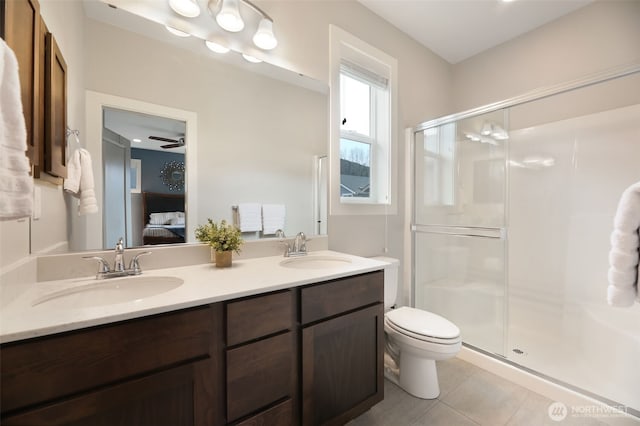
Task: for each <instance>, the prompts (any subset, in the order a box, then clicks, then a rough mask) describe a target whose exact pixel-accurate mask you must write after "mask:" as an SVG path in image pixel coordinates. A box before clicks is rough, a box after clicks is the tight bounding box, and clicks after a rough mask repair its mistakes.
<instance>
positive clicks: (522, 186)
mask: <svg viewBox="0 0 640 426" xmlns="http://www.w3.org/2000/svg"><path fill="white" fill-rule="evenodd" d="M638 88H640V72H637V71H636V72H634V73H630V74H628V75H623V76H619V77H616V78H611V79H609V80H606V81H603V82H599V83H595V82H594V83H592V84H588V85H587V84H585V85H583V86H582V87H580V88H577V89H573V90H567V91H565V92H561V93H556V94H554V95H548V94H547V93H545V94H544V97H542V95H541V97H540V98H538V99H536V100H530V101H527V102H523V103H520V104H517V105H515V106H511V107H509V108H508V109H506V110H496V111H494V112H491V113H485V114H482V115H476V116H471V117H469V116H466V117H467V118H464V119H458V120H455V119H454V118H455V117H452V119H451V121H444V120H443V121H442V122H434V124H433V127H426V128H424V130H421V131H419V132H416V133H415V135H414V136H415V140H414V143H415V146H414V153H415V157H414V161H415V164H414V168H415V174H414V179H415V182H414V190H415V193H414V200H415V202H414V205H415V207H414V208H415V211H414V225H413V228H412V229H413V254H414V258H413V262H414V264H413V274H414V275H413V277H414V281H413V296H414V304H415V306H416V307H418V308H422V309H426V310H429V311H432V312H435V313H437V314H440V315H442V316H444V317H446V318H448V319H450V320H451V321H453V322H454V323H456V324H457V325H458V326H459V327H460V329H461V333H462V338H463V341H464V342H465V344H468V345H472V346H474V347H476V348H479V349H481V350H483V351H486V352H489V353H494V354H498V355H500V356H501V357H503V358H506V359H507V360H509V361H510V362H512V363H513V364H515V365H520V366H522V367H525V368H526V369H528V370H529V371H533V372H536V373H538V374H540V375H543V376H545V377H547V378H550V379H551V380H554V381H556V382H558V383H561V384H564V385H567V386H568V387H570V388H575V389H578V390H580V391H583V392H585V393H587V394H590V395H593V396H596V397H599V398H600V399H601V400H604V401H606V402H608V403H610V404H611V405H613V406H614V407H615V408H622V409H623V410H624V411H626V412H628V413H630V414H633V415H635V416H637V417H640V391H639V389H640V387H639V386H640V385H639V384H640V369H638V368H636V364H637V363H638V361H639V360H640V304H638V303H636V304H634V305H633V306H631V307H628V308H616V307H611V306H609V305H608V304H607V284H608V277H607V272H608V268H609V250H610V235H611V232H612V228H613V217H614V215H615V211H616V208H617V205H618V201H619V199H620V196H621V194H622V192H623V191H624V190H625V189H626V188H627V187H629V186H630V185H632V184H634V183H636V182H639V181H640V90H638ZM507 117H508V125H506V124H507ZM483 137H485V138H486V139H483ZM489 138H490V139H491V140H488V139H489ZM507 236H508V238H507Z"/></svg>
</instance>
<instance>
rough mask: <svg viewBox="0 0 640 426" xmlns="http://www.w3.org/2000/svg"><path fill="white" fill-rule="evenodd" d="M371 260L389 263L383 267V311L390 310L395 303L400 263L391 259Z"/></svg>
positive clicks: (381, 257)
mask: <svg viewBox="0 0 640 426" xmlns="http://www.w3.org/2000/svg"><path fill="white" fill-rule="evenodd" d="M372 259H375V260H379V261H381V262H387V263H389V264H388V265H386V266H385V267H384V310H385V311H386V310H387V309H389V308H391V307H392V306H393V305H394V304H395V303H396V297H397V296H398V268H399V266H400V261H399V260H398V259H394V258H392V257H385V256H376V257H372Z"/></svg>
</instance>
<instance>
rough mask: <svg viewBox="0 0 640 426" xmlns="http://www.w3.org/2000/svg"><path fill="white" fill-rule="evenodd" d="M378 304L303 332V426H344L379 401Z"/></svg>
mask: <svg viewBox="0 0 640 426" xmlns="http://www.w3.org/2000/svg"><path fill="white" fill-rule="evenodd" d="M383 316H384V309H383V305H382V304H378V305H374V306H371V307H369V308H366V309H361V310H359V311H355V312H353V313H350V314H347V315H342V316H339V317H336V318H333V319H330V320H328V321H324V322H320V323H317V324H315V325H313V326H310V327H307V328H304V329H303V331H302V393H303V396H302V398H303V401H302V402H303V406H302V420H303V424H304V425H324V424H336V425H337V424H344V423H346V422H347V421H348V420H349V419H352V418H354V417H356V416H358V415H360V414H362V413H363V412H365V411H366V410H368V409H369V408H370V407H372V406H373V405H374V404H376V403H378V402H380V401H382V399H383V398H384V385H383V366H384V364H383V358H384V330H383Z"/></svg>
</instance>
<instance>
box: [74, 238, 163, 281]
mask: <svg viewBox="0 0 640 426" xmlns="http://www.w3.org/2000/svg"><path fill="white" fill-rule="evenodd" d="M115 252H116V255H115V259H114V262H113V269H111V268H110V267H109V263H108V262H107V261H106V260H105V259H104V258H103V257H100V256H84V257H83V259H87V260H97V261H98V273H97V274H96V279H97V280H103V279H105V278H115V277H124V276H127V275H140V274H141V273H142V269H140V262H139V261H138V258H139V257H140V256H145V255H147V254H151V252H150V251H143V252H141V253H138V254H136V255H135V256H134V257H133V258H132V259H131V262H130V263H129V267H128V268H125V266H124V264H125V262H124V241H123V240H122V238H120V239H119V240H118V243H117V244H116V248H115Z"/></svg>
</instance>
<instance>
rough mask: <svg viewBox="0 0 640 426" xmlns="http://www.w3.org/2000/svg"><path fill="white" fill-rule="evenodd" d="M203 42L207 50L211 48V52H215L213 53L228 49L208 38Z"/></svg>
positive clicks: (225, 51) (223, 51) (224, 51)
mask: <svg viewBox="0 0 640 426" xmlns="http://www.w3.org/2000/svg"><path fill="white" fill-rule="evenodd" d="M204 43H205V44H206V45H207V47H208V48H209V50H211V51H212V52H215V53H227V52H228V51H229V50H230V49H229V48H228V47H226V46H223V45H221V44H218V43H214V42H212V41H209V40H205V41H204Z"/></svg>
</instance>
